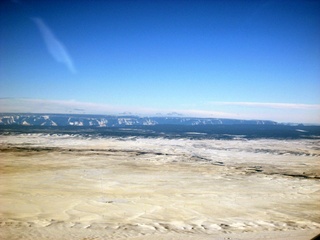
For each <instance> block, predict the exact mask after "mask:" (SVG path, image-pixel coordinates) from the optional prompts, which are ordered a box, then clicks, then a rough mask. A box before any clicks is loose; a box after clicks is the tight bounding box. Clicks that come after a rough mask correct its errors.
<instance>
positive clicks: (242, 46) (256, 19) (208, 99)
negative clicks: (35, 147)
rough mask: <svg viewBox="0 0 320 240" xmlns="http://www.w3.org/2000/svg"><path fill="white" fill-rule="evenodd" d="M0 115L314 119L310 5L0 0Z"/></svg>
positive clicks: (318, 30) (316, 64)
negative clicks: (9, 113)
mask: <svg viewBox="0 0 320 240" xmlns="http://www.w3.org/2000/svg"><path fill="white" fill-rule="evenodd" d="M0 11H1V12H0V34H1V35H0V112H34V113H39V112H45V113H79V114H80V113H81V114H82V113H88V114H89V113H95V114H135V115H143V116H152V115H157V116H161V115H162V116H167V115H170V116H174V115H177V116H188V117H212V118H237V119H262V120H274V121H279V122H299V123H300V122H301V123H317V124H319V123H320V1H308V0H301V1H298V0H288V1H286V0H274V1H273V0H270V1H263V0H246V1H241V0H236V1H229V0H224V1H222V0H221V1H219V0H205V1H201V0H197V1H196V0H194V1H191V0H190V1H188V0H184V1H174V0H172V1H169V0H163V1H160V0H153V1H133V0H132V1H122V0H116V1H103V0H92V1H89V0H78V1H76V0H69V1H59V0H57V1H51V0H11V1H10V0H2V1H0Z"/></svg>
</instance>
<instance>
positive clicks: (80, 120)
mask: <svg viewBox="0 0 320 240" xmlns="http://www.w3.org/2000/svg"><path fill="white" fill-rule="evenodd" d="M159 124H175V125H187V126H193V125H221V124H224V125H233V124H251V125H277V123H276V122H274V121H265V120H238V119H222V118H188V117H138V116H108V115H78V114H31V113H30V114H27V113H21V114H14V113H0V125H25V126H93V127H94V126H96V127H121V126H141V125H159Z"/></svg>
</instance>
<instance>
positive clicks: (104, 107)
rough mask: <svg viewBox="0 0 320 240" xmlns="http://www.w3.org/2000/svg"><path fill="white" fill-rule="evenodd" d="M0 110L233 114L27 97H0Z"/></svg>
mask: <svg viewBox="0 0 320 240" xmlns="http://www.w3.org/2000/svg"><path fill="white" fill-rule="evenodd" d="M0 112H16V113H18V112H31V113H86V114H122V113H123V112H130V113H131V114H134V115H141V116H156V115H159V114H160V115H163V116H169V115H170V116H172V112H174V113H175V115H176V116H179V115H180V116H185V117H212V118H215V117H217V118H232V117H235V115H234V114H230V113H225V112H218V111H206V110H195V109H187V110H186V109H184V110H181V109H157V108H146V107H142V106H140V107H126V106H116V105H109V104H99V103H91V102H80V101H75V100H45V99H28V98H0Z"/></svg>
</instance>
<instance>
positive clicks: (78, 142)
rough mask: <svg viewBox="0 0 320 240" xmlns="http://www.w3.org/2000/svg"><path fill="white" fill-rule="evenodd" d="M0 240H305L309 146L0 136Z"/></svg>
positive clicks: (318, 189)
mask: <svg viewBox="0 0 320 240" xmlns="http://www.w3.org/2000/svg"><path fill="white" fill-rule="evenodd" d="M0 149H1V152H0V164H1V165H0V166H1V168H0V171H1V175H0V176H1V181H0V202H1V206H0V221H1V223H0V239H80V240H98V239H131V240H149V239H150V240H151V239H163V240H169V239H187V240H188V239H190V240H191V239H192V240H194V239H200V240H201V239H205V240H207V239H296V240H298V239H299V240H300V239H301V240H304V239H311V238H312V237H314V236H315V235H317V234H318V233H320V183H319V176H320V161H319V160H320V158H319V156H320V141H319V140H299V141H295V140H290V141H280V140H252V141H245V140H231V141H230V140H229V141H226V140H185V139H175V140H168V139H143V138H141V139H139V138H138V139H136V138H131V139H112V138H110V139H106V138H104V139H95V138H92V139H90V138H82V137H79V136H73V135H62V136H58V135H53V136H52V135H51V136H49V135H48V136H46V135H41V134H29V135H17V136H0Z"/></svg>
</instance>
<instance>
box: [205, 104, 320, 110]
mask: <svg viewBox="0 0 320 240" xmlns="http://www.w3.org/2000/svg"><path fill="white" fill-rule="evenodd" d="M210 104H212V105H230V106H243V107H260V108H261V107H263V108H280V109H281V108H282V109H318V110H320V104H301V103H263V102H210Z"/></svg>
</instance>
